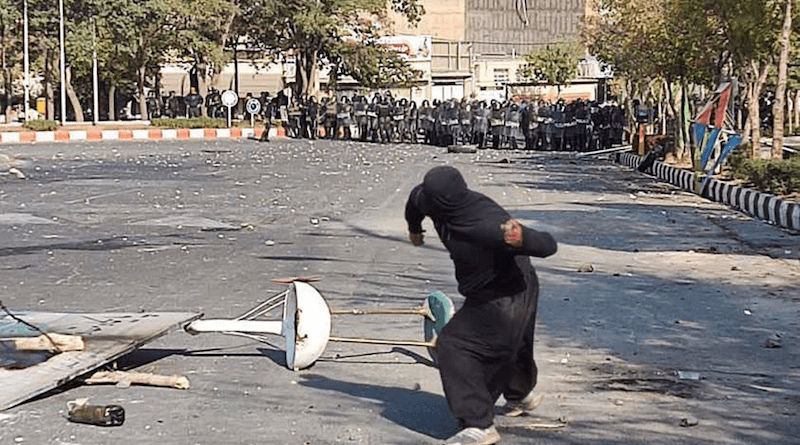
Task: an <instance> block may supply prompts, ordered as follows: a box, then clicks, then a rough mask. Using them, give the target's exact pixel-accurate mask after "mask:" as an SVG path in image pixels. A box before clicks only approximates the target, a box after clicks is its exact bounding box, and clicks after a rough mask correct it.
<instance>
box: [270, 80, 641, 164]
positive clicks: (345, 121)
mask: <svg viewBox="0 0 800 445" xmlns="http://www.w3.org/2000/svg"><path fill="white" fill-rule="evenodd" d="M276 99H278V98H275V99H273V104H272V105H273V106H271V107H265V108H270V109H273V110H274V113H275V116H274V117H275V118H277V119H281V120H284V121H285V126H286V132H287V136H289V137H293V138H310V139H317V138H327V139H345V140H358V141H362V142H373V143H381V144H386V143H410V144H417V143H419V144H428V145H435V146H443V147H445V146H450V145H475V146H476V147H477V148H481V149H483V148H494V149H527V150H547V151H592V150H600V149H605V148H610V147H611V146H612V145H614V144H621V143H622V138H623V126H624V121H625V116H624V112H623V109H622V108H621V107H619V106H616V105H611V104H603V105H600V104H597V103H595V102H589V101H583V100H576V101H574V102H570V103H567V102H565V101H563V100H561V101H558V102H556V103H547V102H544V101H521V102H520V103H517V102H514V101H505V102H500V101H497V100H492V101H489V102H486V101H478V100H472V101H469V100H466V99H462V100H455V99H450V100H445V101H438V100H434V101H432V102H429V101H427V100H425V101H422V103H421V104H420V105H419V106H417V104H416V102H414V101H410V100H408V99H405V98H402V99H397V100H396V99H395V98H393V97H392V96H391V95H390V94H388V93H387V94H383V95H381V94H375V95H374V96H372V97H371V98H368V97H365V96H359V95H356V96H353V97H352V98H351V97H347V96H341V97H338V98H337V97H334V98H328V97H323V98H322V100H319V101H318V100H317V99H316V98H315V97H303V98H301V99H300V100H297V101H293V100H287V101H285V104H282V103H276ZM284 110H285V111H284ZM265 117H266V116H265Z"/></svg>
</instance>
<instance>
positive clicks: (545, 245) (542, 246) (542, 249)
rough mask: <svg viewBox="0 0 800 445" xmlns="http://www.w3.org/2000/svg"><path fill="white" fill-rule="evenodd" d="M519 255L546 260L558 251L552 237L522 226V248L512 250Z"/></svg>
mask: <svg viewBox="0 0 800 445" xmlns="http://www.w3.org/2000/svg"><path fill="white" fill-rule="evenodd" d="M514 250H515V251H517V252H518V254H519V255H529V256H534V257H537V258H546V257H549V256H550V255H553V254H554V253H556V252H557V251H558V244H557V243H556V240H555V238H553V235H550V234H549V233H547V232H540V231H538V230H534V229H531V228H528V227H525V226H522V246H521V247H518V248H514Z"/></svg>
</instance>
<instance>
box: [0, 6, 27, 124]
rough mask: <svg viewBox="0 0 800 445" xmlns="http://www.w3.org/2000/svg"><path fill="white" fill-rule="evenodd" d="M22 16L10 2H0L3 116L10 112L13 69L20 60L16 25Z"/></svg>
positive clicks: (19, 36) (0, 82)
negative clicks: (4, 100)
mask: <svg viewBox="0 0 800 445" xmlns="http://www.w3.org/2000/svg"><path fill="white" fill-rule="evenodd" d="M21 16H22V14H21V13H20V11H19V10H18V9H17V7H16V5H14V4H13V3H12V1H11V0H0V69H2V73H0V79H1V80H0V89H2V96H4V97H5V99H6V106H5V110H2V111H3V114H5V115H6V116H8V115H9V112H10V111H11V96H12V94H13V92H12V89H11V85H12V80H13V78H14V72H13V69H14V67H15V66H17V60H18V59H19V58H20V57H19V55H20V44H21V40H22V38H21V35H22V33H21V32H20V31H21V30H20V29H18V27H17V23H18V22H19V21H20V20H21Z"/></svg>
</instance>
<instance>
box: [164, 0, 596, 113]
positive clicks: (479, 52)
mask: <svg viewBox="0 0 800 445" xmlns="http://www.w3.org/2000/svg"><path fill="white" fill-rule="evenodd" d="M421 1H422V4H423V6H424V7H425V11H426V12H425V15H423V17H422V20H421V21H420V23H419V24H418V25H417V26H416V27H413V26H410V25H409V24H408V23H407V22H406V21H405V19H404V18H402V17H401V16H400V15H398V14H392V15H391V16H390V19H391V23H390V24H389V26H388V27H387V30H386V33H387V36H386V37H384V38H383V39H382V41H381V42H382V43H383V44H385V45H388V46H390V47H392V48H393V49H395V50H396V51H398V52H399V53H401V54H403V55H404V56H405V57H406V59H407V60H408V61H409V63H411V65H412V66H413V67H414V68H415V69H417V70H419V71H420V72H421V73H422V74H421V76H420V79H419V81H418V82H416V83H415V84H414V85H413V86H411V87H409V88H403V89H395V90H394V91H393V93H394V94H395V95H396V96H398V97H406V98H409V99H413V100H415V101H417V102H421V101H422V100H425V99H427V100H434V99H439V100H444V99H449V98H457V99H460V98H462V97H475V98H479V99H485V100H491V99H498V100H504V99H506V98H510V97H521V96H525V95H527V96H531V95H536V96H538V97H542V98H545V99H552V98H554V97H561V98H565V99H572V98H577V97H581V98H586V99H595V98H596V97H597V90H598V83H602V81H600V82H598V79H602V78H603V77H605V74H604V73H599V74H598V69H597V66H596V65H597V64H596V62H592V61H591V60H588V61H585V62H584V63H583V64H582V67H579V69H578V70H576V78H575V80H574V81H573V82H571V83H570V85H569V86H565V87H562V88H560V89H559V88H556V87H548V86H541V85H530V82H529V79H523V78H520V77H519V76H518V71H519V68H520V66H522V65H523V64H524V63H525V61H524V55H525V54H526V53H527V52H529V51H530V50H532V49H535V48H540V47H541V46H543V45H546V44H548V43H554V42H560V41H577V40H578V38H579V33H580V23H581V21H582V20H583V17H584V16H585V15H586V14H588V13H590V12H589V11H590V8H591V6H590V3H591V1H590V0H421ZM592 63H594V65H595V66H592V67H587V66H583V65H587V64H589V65H591V64H592ZM162 74H163V79H162V80H163V87H162V91H163V92H164V93H165V94H166V93H167V92H169V91H176V93H177V94H178V95H185V94H187V93H188V90H189V74H188V67H182V66H177V65H176V66H172V67H165V69H164V70H163V71H162ZM293 79H294V65H293V63H291V60H289V61H288V62H285V63H281V64H271V65H270V64H266V63H264V62H258V61H256V62H253V61H244V60H242V61H240V62H239V63H238V67H237V66H235V65H234V64H229V65H228V66H226V67H225V68H224V69H223V70H222V72H221V73H219V74H218V75H216V76H215V78H214V85H215V86H216V87H217V88H219V89H220V90H226V89H235V88H236V87H237V86H238V91H239V94H240V96H242V97H244V96H245V95H246V94H247V93H251V94H253V95H258V94H260V93H261V91H269V92H270V93H272V94H274V93H276V92H277V91H278V90H280V89H282V88H284V86H286V85H289V84H291V83H292V82H293ZM327 85H328V75H327V73H326V72H324V71H323V72H320V73H319V76H318V79H317V86H318V90H319V91H322V92H324V91H325V90H326V89H327ZM339 86H340V88H344V89H356V88H358V85H357V84H356V83H355V82H354V81H353V80H352V79H342V80H340V82H339ZM523 87H524V88H523ZM511 88H513V91H512V90H511Z"/></svg>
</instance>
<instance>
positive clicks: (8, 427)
mask: <svg viewBox="0 0 800 445" xmlns="http://www.w3.org/2000/svg"><path fill="white" fill-rule="evenodd" d="M2 151H3V153H16V154H22V155H24V156H26V157H27V158H28V161H27V163H26V165H25V166H24V167H23V171H24V173H25V175H26V176H27V179H24V180H20V179H16V178H15V177H13V176H11V175H5V176H2V175H0V277H2V281H0V283H2V284H1V285H0V286H2V287H1V288H0V299H1V300H2V301H3V303H4V304H5V305H6V306H8V307H10V308H13V309H31V310H52V311H77V312H84V311H85V312H93V311H94V312H99V311H123V312H138V311H197V312H202V313H204V314H205V316H206V317H213V318H230V317H235V316H237V315H239V314H240V313H243V312H245V311H246V310H247V309H249V308H250V307H252V306H254V305H255V304H256V303H258V302H260V301H262V300H264V299H266V298H267V297H269V296H271V295H273V294H275V293H277V292H280V291H281V290H283V288H282V287H281V286H279V285H276V284H274V283H272V282H271V281H270V280H271V279H273V278H280V277H286V276H299V275H318V276H320V277H321V281H319V282H318V283H316V286H317V287H318V288H319V289H320V291H321V292H322V293H323V295H324V296H325V297H326V299H327V300H328V303H329V304H330V305H331V307H333V308H335V309H350V308H363V309H376V308H385V309H397V308H410V307H415V306H417V305H419V304H420V303H421V302H422V300H423V298H424V296H425V295H427V294H428V293H429V292H431V291H434V290H440V291H443V292H445V293H446V294H447V295H449V296H450V297H452V298H453V300H454V301H455V302H456V305H457V306H458V305H460V304H461V302H462V301H463V299H462V298H461V297H459V296H458V295H457V292H456V283H455V280H454V277H453V273H452V265H451V263H450V261H449V258H448V256H447V253H446V252H445V250H444V249H443V247H442V245H441V243H439V241H438V240H437V239H436V238H435V233H434V232H433V230H432V227H431V226H430V224H429V222H426V224H427V226H426V227H427V229H428V234H429V236H428V237H427V238H426V241H427V243H426V245H425V246H424V247H419V248H415V247H413V246H411V244H410V243H409V242H408V241H407V234H406V226H405V223H404V221H403V206H404V202H405V198H406V196H407V194H408V192H409V191H410V189H411V188H412V187H413V186H414V185H416V184H417V183H418V182H419V181H420V180H421V178H422V176H423V175H424V173H425V171H427V170H428V169H429V168H431V167H433V166H436V165H442V164H450V165H454V166H456V167H458V168H459V169H461V171H462V172H463V173H464V176H465V177H466V179H467V182H468V183H469V184H470V186H471V187H472V188H474V189H476V190H478V191H481V192H483V193H485V194H487V195H489V196H491V197H492V198H494V199H495V200H496V201H498V202H499V203H501V204H502V205H504V206H505V207H506V208H507V209H509V210H510V211H511V212H512V213H513V214H514V215H515V216H516V217H517V218H519V219H521V220H523V222H524V223H525V224H528V225H530V226H532V227H536V228H538V229H540V230H546V231H550V232H551V233H553V234H554V236H555V237H556V239H557V240H558V242H559V253H558V254H556V255H555V256H553V257H551V258H548V259H544V260H541V259H536V260H534V265H535V267H536V268H537V271H538V273H539V276H540V281H541V283H542V284H541V285H542V297H541V300H540V306H539V322H538V325H537V337H536V348H537V349H536V355H537V359H538V364H539V368H540V384H539V386H538V388H539V389H540V390H541V391H542V392H544V393H545V394H546V399H545V402H544V403H543V405H542V406H541V407H540V408H539V410H538V411H537V415H536V416H535V417H531V418H526V419H523V420H521V421H515V422H513V423H512V424H505V425H504V426H501V429H500V432H501V434H502V436H503V443H504V444H536V443H542V444H544V443H547V444H564V445H567V444H588V443H591V444H640V443H641V444H644V443H646V444H688V443H691V444H796V443H798V437H800V426H798V425H800V421H798V418H797V411H798V406H800V351H799V350H798V337H799V335H798V334H799V333H800V326H799V325H798V323H800V310H799V309H798V303H799V302H800V280H798V277H800V262H798V257H800V255H799V254H800V238H799V237H798V236H797V235H796V234H791V233H787V232H785V231H783V230H780V229H778V228H775V227H773V226H769V225H766V224H764V223H761V222H758V221H753V220H751V219H750V218H748V217H745V216H743V215H741V214H739V213H736V212H734V211H731V210H729V209H727V208H725V207H722V206H720V205H719V204H716V203H712V202H709V201H706V200H703V199H701V198H699V197H697V196H695V195H691V194H688V193H685V192H682V191H679V190H677V189H675V188H673V187H672V186H669V185H665V184H661V183H658V182H656V181H654V180H653V179H652V178H649V177H647V176H645V175H642V174H640V173H638V172H635V171H631V169H628V168H624V167H621V166H619V165H616V164H614V163H612V162H610V161H609V160H608V159H602V158H601V159H586V158H583V159H576V158H575V157H573V156H571V155H570V154H566V153H561V154H553V153H550V154H546V153H526V152H510V151H491V150H487V151H482V152H479V153H478V154H448V153H446V152H445V151H444V150H443V149H439V148H432V147H422V146H408V145H401V146H381V145H373V144H360V143H352V142H329V141H317V142H309V141H294V140H278V141H274V142H271V143H258V142H255V141H250V140H243V141H226V142H218V141H217V142H146V143H137V142H124V143H123V142H120V143H110V142H104V143H95V144H88V143H70V144H36V145H27V146H9V147H3V148H2ZM0 173H2V172H0ZM332 333H333V335H338V336H367V337H378V338H390V339H391V338H398V339H417V340H421V339H422V321H421V319H419V318H418V317H415V316H405V315H403V316H365V317H354V316H336V317H334V318H333V326H332ZM281 344H282V340H281V339H280V338H278V337H276V338H275V341H274V342H273V343H271V344H266V343H258V342H256V341H253V340H249V339H243V338H238V337H229V336H223V335H217V334H206V335H201V336H190V335H188V334H186V333H184V332H181V331H174V332H172V333H170V334H169V335H167V336H164V337H162V338H160V339H158V340H156V341H154V342H152V343H149V344H148V345H147V346H146V347H145V348H142V349H141V350H138V351H136V352H135V353H133V354H131V355H129V356H126V357H125V358H124V359H123V360H121V361H119V362H118V364H117V365H118V367H119V368H122V369H136V370H138V371H145V372H155V373H159V374H183V375H185V376H187V377H188V378H189V379H190V380H191V382H192V387H191V389H189V390H185V391H182V390H176V389H164V388H153V387H143V386H133V387H130V388H127V389H123V388H116V387H114V386H110V385H108V386H87V385H70V386H68V387H65V388H63V390H61V391H55V392H54V393H51V394H48V395H46V396H44V397H41V398H38V399H37V400H34V401H30V402H28V403H25V404H23V405H20V406H18V407H16V408H13V409H10V410H7V411H5V412H2V413H0V444H7V443H9V444H10V443H23V444H81V445H89V444H156V443H158V444H163V445H173V444H174V445H186V444H202V445H212V444H220V445H223V444H335V443H344V444H348V443H352V444H428V443H431V444H433V443H439V442H441V441H442V439H444V438H446V437H448V436H450V435H452V434H453V433H455V432H456V431H457V425H456V423H455V421H454V420H453V419H452V418H451V416H450V414H449V411H448V409H447V405H446V401H445V399H444V397H443V393H442V389H441V384H440V382H439V379H438V373H437V370H436V369H435V367H433V366H431V362H430V360H429V356H428V354H427V351H426V350H425V349H423V348H417V347H392V346H379V345H352V344H344V343H330V344H329V345H328V348H327V349H326V351H325V353H324V354H323V356H322V358H321V359H320V360H319V361H318V362H317V363H316V364H315V365H314V366H313V367H312V368H310V369H308V370H305V371H301V372H292V371H289V370H287V369H286V368H285V367H284V355H283V348H282V346H281ZM767 345H769V346H778V347H767ZM679 371H680V373H679ZM681 377H683V378H681ZM687 377H688V378H687ZM695 378H696V379H695ZM79 397H88V398H89V399H90V403H95V404H111V403H114V404H119V405H122V406H123V407H124V408H125V410H126V422H125V424H124V425H123V426H121V427H115V428H101V427H94V426H87V425H80V424H74V423H70V422H68V421H67V420H66V419H65V413H66V402H67V401H69V400H73V399H76V398H79ZM559 419H561V420H566V422H567V424H566V426H563V427H561V428H557V429H547V428H542V426H547V425H551V426H553V425H558V423H559ZM684 419H686V420H684ZM695 423H696V424H695ZM682 424H683V425H687V424H688V425H690V426H681V425H682ZM537 425H538V427H537Z"/></svg>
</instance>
